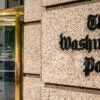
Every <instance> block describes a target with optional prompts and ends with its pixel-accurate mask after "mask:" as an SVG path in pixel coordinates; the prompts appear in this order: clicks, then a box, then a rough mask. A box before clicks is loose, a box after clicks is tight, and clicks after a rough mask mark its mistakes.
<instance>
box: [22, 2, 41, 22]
mask: <svg viewBox="0 0 100 100" xmlns="http://www.w3.org/2000/svg"><path fill="white" fill-rule="evenodd" d="M24 5H25V6H24V8H25V13H24V21H25V22H31V21H37V20H40V19H41V13H42V7H41V0H25V4H24Z"/></svg>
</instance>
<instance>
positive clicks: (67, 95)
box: [41, 88, 100, 100]
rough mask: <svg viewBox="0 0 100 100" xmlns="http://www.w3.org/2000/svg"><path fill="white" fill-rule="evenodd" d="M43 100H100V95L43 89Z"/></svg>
mask: <svg viewBox="0 0 100 100" xmlns="http://www.w3.org/2000/svg"><path fill="white" fill-rule="evenodd" d="M41 100H100V95H97V94H89V93H82V92H74V91H66V90H61V89H52V88H50V89H49V88H43V89H42V99H41Z"/></svg>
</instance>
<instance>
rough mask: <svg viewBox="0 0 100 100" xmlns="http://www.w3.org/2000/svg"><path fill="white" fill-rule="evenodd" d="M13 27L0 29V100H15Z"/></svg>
mask: <svg viewBox="0 0 100 100" xmlns="http://www.w3.org/2000/svg"><path fill="white" fill-rule="evenodd" d="M14 98H15V26H1V27H0V100H15V99H14Z"/></svg>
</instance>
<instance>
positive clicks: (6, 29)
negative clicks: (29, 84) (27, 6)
mask: <svg viewBox="0 0 100 100" xmlns="http://www.w3.org/2000/svg"><path fill="white" fill-rule="evenodd" d="M23 14H24V8H23V7H18V8H12V9H6V10H2V11H0V100H20V98H21V67H22V66H21V63H22V58H21V55H22V52H21V51H22V44H21V43H22V40H21V39H22V33H23V32H22V30H21V29H22V28H21V22H22V19H23Z"/></svg>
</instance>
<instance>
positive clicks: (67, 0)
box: [42, 0, 78, 6]
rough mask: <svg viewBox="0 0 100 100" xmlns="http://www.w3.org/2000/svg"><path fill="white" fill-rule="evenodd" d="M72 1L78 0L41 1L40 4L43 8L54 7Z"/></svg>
mask: <svg viewBox="0 0 100 100" xmlns="http://www.w3.org/2000/svg"><path fill="white" fill-rule="evenodd" d="M73 1H78V0H42V4H43V6H48V5H55V4H60V3H67V2H73Z"/></svg>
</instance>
